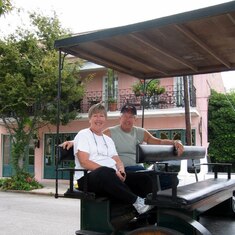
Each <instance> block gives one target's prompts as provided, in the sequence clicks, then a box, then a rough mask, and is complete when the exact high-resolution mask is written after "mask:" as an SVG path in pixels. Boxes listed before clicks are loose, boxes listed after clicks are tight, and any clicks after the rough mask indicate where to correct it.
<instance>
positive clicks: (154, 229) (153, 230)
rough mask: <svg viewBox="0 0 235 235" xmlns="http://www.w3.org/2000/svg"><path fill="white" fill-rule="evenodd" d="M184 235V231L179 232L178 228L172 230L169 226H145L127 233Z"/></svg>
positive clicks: (139, 234)
mask: <svg viewBox="0 0 235 235" xmlns="http://www.w3.org/2000/svg"><path fill="white" fill-rule="evenodd" d="M150 234H151V235H183V234H182V233H179V232H178V231H176V230H172V229H169V228H164V227H156V226H153V227H145V228H139V229H136V230H133V231H131V232H129V233H127V235H150Z"/></svg>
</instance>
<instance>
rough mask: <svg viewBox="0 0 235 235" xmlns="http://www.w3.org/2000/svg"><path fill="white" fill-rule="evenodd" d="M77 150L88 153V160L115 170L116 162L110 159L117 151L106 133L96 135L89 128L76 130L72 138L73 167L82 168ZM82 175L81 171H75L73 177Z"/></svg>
mask: <svg viewBox="0 0 235 235" xmlns="http://www.w3.org/2000/svg"><path fill="white" fill-rule="evenodd" d="M78 150H80V151H83V152H86V153H88V154H89V160H91V161H93V162H95V163H97V164H99V165H101V166H107V167H110V168H113V169H115V170H117V168H116V162H115V161H114V160H113V159H112V157H113V156H117V155H118V154H117V151H116V148H115V145H114V142H113V140H112V139H111V138H110V137H109V136H107V135H101V136H100V135H96V134H95V133H93V132H92V131H91V130H90V129H89V128H86V129H83V130H81V131H79V132H78V134H77V135H76V136H75V138H74V154H75V168H76V169H83V167H81V165H80V162H79V160H78V157H77V156H76V154H77V152H78ZM82 176H83V172H80V171H76V172H75V179H76V180H77V179H79V178H81V177H82Z"/></svg>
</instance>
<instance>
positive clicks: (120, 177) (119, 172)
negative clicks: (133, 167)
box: [116, 171, 126, 182]
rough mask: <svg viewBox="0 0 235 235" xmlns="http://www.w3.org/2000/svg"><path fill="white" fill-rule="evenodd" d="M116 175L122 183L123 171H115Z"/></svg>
mask: <svg viewBox="0 0 235 235" xmlns="http://www.w3.org/2000/svg"><path fill="white" fill-rule="evenodd" d="M116 174H117V176H118V178H119V179H120V180H121V181H122V182H124V181H125V180H126V173H125V172H124V171H116Z"/></svg>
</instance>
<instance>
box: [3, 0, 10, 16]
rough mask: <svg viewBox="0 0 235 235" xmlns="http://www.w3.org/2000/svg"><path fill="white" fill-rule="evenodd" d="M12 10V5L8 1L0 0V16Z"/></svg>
mask: <svg viewBox="0 0 235 235" xmlns="http://www.w3.org/2000/svg"><path fill="white" fill-rule="evenodd" d="M11 10H12V4H11V1H10V0H0V16H1V15H5V14H6V13H8V12H10V11H11Z"/></svg>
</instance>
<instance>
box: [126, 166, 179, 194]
mask: <svg viewBox="0 0 235 235" xmlns="http://www.w3.org/2000/svg"><path fill="white" fill-rule="evenodd" d="M140 170H146V169H145V168H144V167H143V166H140V165H136V166H127V167H125V171H126V172H127V173H130V172H136V171H140ZM159 180H160V184H161V190H165V189H169V188H172V184H173V183H172V178H171V176H170V175H164V174H162V175H160V176H159ZM177 181H178V183H179V179H177ZM178 183H177V185H178ZM148 187H149V186H147V188H148Z"/></svg>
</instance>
